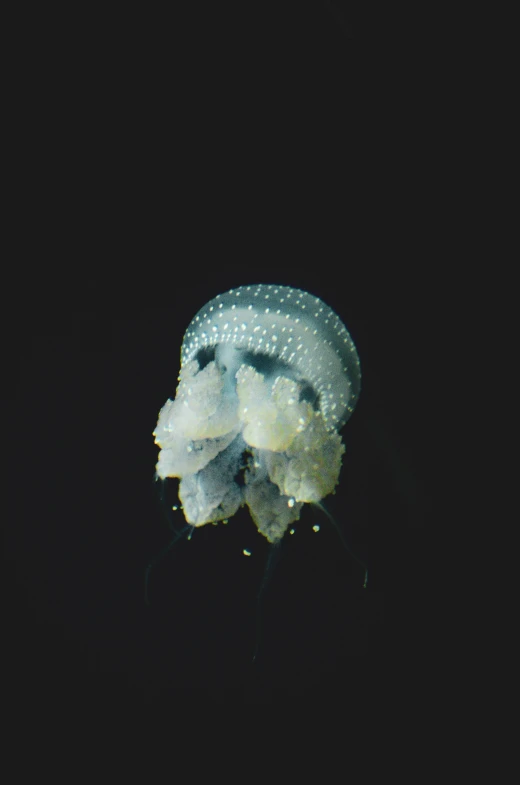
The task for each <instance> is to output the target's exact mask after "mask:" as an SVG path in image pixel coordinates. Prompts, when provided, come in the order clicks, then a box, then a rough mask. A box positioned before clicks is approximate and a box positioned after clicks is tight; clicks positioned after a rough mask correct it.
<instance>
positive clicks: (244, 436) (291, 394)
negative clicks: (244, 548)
mask: <svg viewBox="0 0 520 785" xmlns="http://www.w3.org/2000/svg"><path fill="white" fill-rule="evenodd" d="M360 384H361V372H360V364H359V357H358V353H357V351H356V347H355V345H354V342H353V341H352V338H351V337H350V334H349V333H348V331H347V329H346V327H345V325H344V324H343V323H342V321H341V320H340V318H339V316H337V314H336V313H335V312H334V311H333V310H332V309H331V308H330V307H329V306H327V305H326V304H325V303H324V302H323V301H322V300H320V299H319V298H318V297H315V296H314V295H312V294H309V293H308V292H305V291H302V290H300V289H293V288H291V287H288V286H276V285H267V284H258V285H252V286H240V287H239V288H237V289H231V290H230V291H228V292H226V293H225V294H220V295H218V296H217V297H215V298H214V299H213V300H211V301H210V302H209V303H208V304H207V305H205V306H204V307H203V308H202V309H201V310H200V311H199V312H198V313H197V315H196V316H195V317H194V319H193V320H192V322H191V323H190V325H189V327H188V329H187V330H186V333H185V335H184V339H183V342H182V347H181V368H180V374H179V377H178V387H177V391H176V396H175V399H174V400H168V401H166V403H165V405H164V406H163V407H162V409H161V411H160V412H159V418H158V422H157V426H156V428H155V431H154V434H153V435H154V437H155V443H156V444H157V445H158V446H159V447H160V452H159V458H158V462H157V466H156V472H157V477H158V478H161V479H165V478H167V477H175V478H178V479H179V480H180V483H179V499H180V502H181V505H182V510H183V512H184V517H185V518H186V521H187V523H188V524H190V525H191V526H192V527H199V526H204V525H205V524H207V523H214V524H215V523H218V522H219V521H226V522H227V520H228V519H229V518H231V517H232V516H233V515H234V514H235V513H236V512H237V510H238V509H239V508H240V507H242V506H247V507H248V508H249V511H250V514H251V517H252V519H253V521H254V523H255V525H256V527H257V529H258V531H259V532H260V533H261V534H262V535H263V536H264V537H265V538H266V539H267V540H268V541H269V542H270V543H274V544H275V543H278V542H279V541H280V540H281V539H282V538H283V536H284V534H285V532H286V530H287V529H288V527H289V526H291V525H292V524H293V523H294V522H295V521H297V520H298V519H299V518H300V514H301V510H302V508H303V506H304V505H305V504H320V503H321V500H322V499H324V498H325V497H326V496H328V495H329V494H331V493H333V492H334V490H335V488H336V486H337V484H338V480H339V474H340V469H341V462H342V456H343V453H344V451H345V447H344V445H343V442H342V439H341V436H340V434H339V431H340V429H341V428H342V427H343V425H345V423H346V422H347V420H348V419H349V417H350V416H351V414H352V412H353V411H354V408H355V406H356V403H357V400H358V397H359V392H360Z"/></svg>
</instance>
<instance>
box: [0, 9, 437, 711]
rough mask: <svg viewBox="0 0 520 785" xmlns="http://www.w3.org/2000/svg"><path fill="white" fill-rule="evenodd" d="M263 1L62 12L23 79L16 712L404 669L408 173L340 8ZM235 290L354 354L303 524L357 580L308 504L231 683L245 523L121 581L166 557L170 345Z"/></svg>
mask: <svg viewBox="0 0 520 785" xmlns="http://www.w3.org/2000/svg"><path fill="white" fill-rule="evenodd" d="M262 8H263V9H264V10H263V11H258V13H256V14H252V15H251V17H249V16H248V17H247V18H246V17H245V16H244V18H243V19H236V18H233V19H227V20H225V19H223V18H222V17H221V16H219V14H217V13H215V18H214V19H210V18H209V17H207V16H206V15H205V14H203V15H201V16H200V17H197V15H196V14H195V15H194V16H195V17H196V18H192V17H190V18H189V19H188V18H187V15H186V18H184V17H183V15H182V13H181V14H180V15H179V16H178V18H175V19H172V20H167V21H166V20H165V21H164V22H163V21H162V20H146V25H144V26H143V27H142V28H141V27H140V25H139V24H138V23H137V22H138V20H131V19H127V20H123V22H122V21H121V20H118V24H117V25H115V24H113V23H111V21H110V20H109V21H107V22H106V23H105V24H103V25H97V24H95V23H94V22H93V20H90V21H89V22H88V23H87V21H88V20H83V23H82V25H79V24H77V23H76V22H75V20H71V22H70V26H69V29H68V34H67V35H66V36H61V37H60V36H58V40H56V39H55V38H52V37H50V38H49V39H48V42H47V43H48V45H43V46H42V45H41V44H40V49H39V52H41V55H40V57H39V59H38V58H36V60H37V62H34V61H32V63H31V67H28V71H27V74H26V75H25V77H24V78H25V79H26V84H27V89H26V92H25V96H24V101H25V106H26V109H27V107H29V108H28V110H27V111H28V115H29V118H28V120H27V122H21V123H20V135H21V144H22V147H23V150H24V153H23V155H22V156H20V176H19V178H18V184H17V188H16V191H15V192H14V193H13V203H16V202H17V201H18V203H19V204H22V205H23V207H24V209H25V210H26V212H25V215H26V216H29V215H30V220H27V221H23V222H22V224H21V226H20V232H19V236H20V240H19V249H18V251H17V256H16V257H15V258H14V259H13V265H14V266H17V265H18V266H19V267H20V269H21V271H22V277H24V276H25V275H26V273H25V272H24V259H26V258H28V255H29V254H30V257H31V258H32V259H36V260H37V267H38V270H37V271H36V273H34V272H32V273H31V275H29V274H28V273H27V289H26V291H27V302H26V303H25V304H24V310H23V313H24V316H23V317H22V316H21V315H20V316H19V317H18V318H17V319H16V320H15V321H13V322H11V325H10V326H11V331H10V334H11V335H12V337H13V347H15V348H14V349H13V363H14V366H13V367H14V368H17V370H15V371H14V372H13V377H12V378H13V379H15V384H14V385H13V390H9V389H7V390H6V391H5V397H6V399H7V400H8V401H15V402H16V404H18V405H19V406H17V408H16V410H15V411H16V417H13V418H12V425H13V426H14V428H15V429H16V440H17V444H18V449H19V452H18V453H17V454H16V460H15V461H14V462H13V468H14V472H13V483H14V487H16V488H17V494H18V495H17V505H16V510H15V512H14V514H13V516H12V517H10V518H9V520H8V521H7V526H6V546H7V547H6V569H5V570H4V578H5V592H4V596H5V598H6V600H7V601H6V611H5V629H6V631H7V634H6V640H7V641H8V642H9V643H8V647H7V649H8V655H9V654H10V655H11V658H10V662H11V665H10V670H9V673H10V681H11V685H12V687H13V690H14V692H15V693H16V694H17V695H27V696H30V699H31V700H32V701H33V702H34V700H35V699H38V696H40V697H41V699H42V700H44V701H49V700H51V697H50V696H51V695H52V700H53V701H61V700H63V701H66V702H69V701H70V702H71V703H73V704H74V705H76V706H78V705H82V704H85V703H89V702H93V703H94V702H95V703H97V704H98V705H109V706H113V707H124V706H126V705H128V704H129V703H130V704H134V703H136V702H137V703H140V702H143V701H144V702H148V703H151V704H164V706H165V707H168V706H172V705H179V704H184V703H186V704H188V703H189V704H193V702H195V703H196V704H198V703H199V702H201V703H205V702H218V703H222V704H226V703H235V702H243V701H250V702H271V701H274V702H277V701H284V700H288V701H304V702H308V701H311V700H317V701H322V702H329V701H330V702H337V701H338V700H339V698H340V696H341V697H344V696H346V695H348V696H352V694H353V693H354V692H355V693H357V694H359V695H360V696H361V697H362V696H363V695H365V694H367V695H368V694H369V693H370V691H371V690H372V689H373V686H374V683H376V682H378V681H379V682H380V681H381V680H382V681H383V682H384V681H385V680H388V681H389V682H390V681H392V680H394V679H399V678H405V674H407V673H410V670H411V669H412V667H414V668H415V667H416V666H417V662H420V661H421V658H422V657H423V656H424V654H425V652H426V649H427V626H428V625H427V622H428V614H429V609H428V606H427V603H426V592H425V583H426V578H425V564H426V522H427V518H428V515H429V494H430V491H429V484H430V483H429V473H428V472H429V468H430V467H429V466H428V465H427V462H426V461H425V460H424V456H423V451H422V448H423V444H424V442H425V441H427V438H428V430H429V426H428V411H427V410H426V406H425V403H424V399H425V384H426V358H425V357H424V343H423V339H422V334H423V331H424V329H425V326H426V315H425V313H424V310H423V306H422V303H423V302H424V295H425V292H427V291H428V287H429V280H428V274H427V270H428V266H427V264H426V262H425V261H424V260H427V259H428V255H429V254H430V253H431V243H430V241H429V238H428V237H427V236H426V237H425V235H424V234H423V233H422V221H421V209H420V207H419V206H418V205H415V204H414V203H413V199H412V200H410V198H409V189H410V188H413V185H411V183H413V178H414V174H413V173H409V172H408V173H407V176H406V185H405V184H404V182H403V181H404V179H405V175H404V173H399V171H398V170H399V167H398V166H396V159H398V158H399V155H400V153H399V149H400V145H398V144H394V142H395V136H394V132H393V130H392V129H393V127H394V123H395V120H394V118H393V115H392V111H391V108H392V107H393V109H394V111H395V106H396V103H395V102H394V100H393V98H392V96H393V93H392V86H391V85H390V84H389V83H388V82H387V81H386V80H385V75H384V70H383V71H382V72H381V74H380V78H378V79H376V80H374V79H373V76H372V75H371V74H370V66H369V65H368V64H367V62H366V61H365V59H364V57H363V54H362V50H363V46H362V44H360V42H359V41H358V40H356V35H355V34H354V33H353V32H352V30H351V22H350V19H349V14H348V11H346V10H345V9H344V7H342V6H341V4H339V3H333V2H330V3H327V2H323V3H320V2H315V3H301V4H298V5H297V6H294V7H293V6H291V5H290V4H279V5H277V10H276V11H272V10H266V9H267V8H268V7H267V6H265V7H264V6H263V7H262ZM219 13H220V12H219ZM86 29H88V30H93V31H94V34H93V35H87V34H86V33H85V30H86ZM104 31H105V32H104ZM20 67H22V66H20ZM395 101H396V102H397V101H398V99H397V97H395ZM374 107H375V108H374ZM419 259H420V260H422V261H421V262H419ZM258 282H263V283H279V284H284V285H290V286H294V287H298V288H302V289H305V290H308V291H310V292H311V293H313V294H316V295H317V296H319V297H321V298H322V299H323V300H324V301H325V302H326V303H327V304H329V305H330V306H331V307H332V308H333V309H334V310H335V311H336V312H337V313H338V314H339V315H340V317H341V318H342V320H343V321H344V322H345V324H346V325H347V328H348V329H349V331H350V332H351V334H352V337H353V339H354V341H355V343H356V345H357V347H358V351H359V354H360V358H361V364H362V371H363V381H362V393H361V397H360V401H359V404H358V407H357V409H356V411H355V413H354V415H353V417H352V419H351V421H350V422H349V423H348V424H347V426H346V427H345V429H344V432H343V437H344V441H345V444H346V454H345V458H344V466H343V470H342V475H341V481H340V484H339V487H338V489H337V493H336V494H335V496H333V497H331V498H330V499H328V500H327V507H328V509H329V510H330V511H331V513H332V514H333V515H334V516H335V518H336V520H337V521H338V524H339V525H340V527H341V528H342V530H343V532H344V533H345V536H346V538H347V539H348V541H349V543H350V544H351V547H352V549H353V550H354V551H355V552H356V553H357V554H358V555H359V557H360V558H362V559H364V560H365V561H366V562H367V564H368V567H369V583H368V587H367V588H366V589H363V588H362V582H363V572H362V569H361V568H360V566H359V564H357V563H356V562H355V561H353V560H352V559H351V558H350V557H349V555H348V554H347V553H346V551H345V550H344V549H343V548H342V546H341V543H340V541H339V539H338V536H337V534H336V532H335V531H334V529H333V528H332V527H331V526H330V524H329V523H328V522H327V520H326V519H325V518H324V517H323V516H321V517H320V516H319V515H318V514H317V513H316V512H315V511H309V510H306V511H305V512H304V513H303V515H302V518H301V521H300V522H298V523H297V525H296V526H295V529H296V533H295V534H294V536H287V537H286V540H285V541H284V542H283V546H282V554H281V559H280V561H279V563H278V565H277V567H276V570H275V572H274V574H273V575H272V578H271V580H270V583H269V585H268V588H267V590H266V593H265V595H264V603H263V612H262V621H263V633H262V639H261V646H260V652H259V655H258V658H257V660H256V662H255V663H254V664H253V663H252V662H251V655H252V651H253V648H254V643H255V630H256V622H257V609H256V601H255V597H256V593H257V591H258V588H259V586H260V584H261V582H262V575H263V571H264V567H265V563H266V558H267V553H268V548H267V543H266V542H265V541H264V540H263V538H262V537H261V536H260V535H258V534H257V533H256V530H255V527H254V526H253V524H252V522H251V521H250V520H249V517H248V514H247V513H246V512H245V511H243V510H242V511H240V512H239V513H238V514H237V515H236V516H235V517H234V518H233V519H232V520H231V521H230V523H229V524H228V526H227V527H226V526H222V525H219V526H206V527H204V528H202V529H200V530H198V531H196V532H195V534H194V536H193V538H192V539H191V541H189V542H187V541H181V542H179V543H178V544H177V545H176V546H175V548H174V549H173V550H172V551H171V553H170V554H169V555H168V556H166V557H165V558H164V560H162V561H160V562H159V563H158V564H157V566H156V567H155V568H154V570H153V571H152V574H151V577H150V586H149V589H150V605H149V606H146V605H145V603H144V572H145V568H146V565H147V563H148V562H149V561H150V560H153V559H154V558H155V557H156V556H157V554H158V553H160V551H161V549H162V548H163V547H164V546H165V545H166V544H167V543H168V541H169V540H170V538H171V532H170V531H169V529H168V525H167V523H166V521H165V519H164V516H163V513H162V510H161V507H160V504H159V503H158V501H157V486H156V484H155V483H154V465H155V462H156V459H157V447H156V446H155V445H154V443H153V437H152V431H153V429H154V426H155V423H156V420H157V414H158V412H159V409H160V407H161V406H162V405H163V404H164V402H165V401H166V399H167V398H168V397H169V396H171V397H173V396H174V392H175V386H176V378H177V373H178V367H179V350H180V345H181V341H182V336H183V333H184V330H185V328H186V327H187V325H188V323H189V322H190V320H191V318H192V317H193V316H194V314H195V313H196V312H197V311H198V309H199V308H200V307H201V306H202V305H204V304H205V303H206V302H207V301H208V300H209V299H211V298H212V297H214V296H215V295H216V294H218V293H221V292H224V291H226V290H227V289H228V288H231V287H234V286H240V285H244V284H250V283H258ZM22 291H24V290H22ZM16 339H19V340H16ZM20 469H21V470H20ZM172 489H173V490H172ZM169 494H170V497H171V502H173V501H174V500H175V482H174V481H172V482H171V488H170V490H169ZM177 515H178V516H179V517H178V518H177V520H176V524H177V525H178V526H181V525H182V516H181V513H177ZM315 523H318V524H319V525H320V531H319V532H318V533H314V532H313V530H312V526H313V525H314V524H315ZM243 548H249V550H251V552H252V556H251V557H249V558H247V557H245V556H244V555H243V554H242V550H243Z"/></svg>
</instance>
